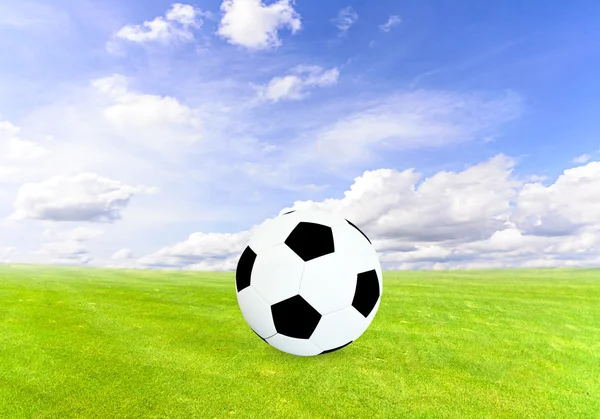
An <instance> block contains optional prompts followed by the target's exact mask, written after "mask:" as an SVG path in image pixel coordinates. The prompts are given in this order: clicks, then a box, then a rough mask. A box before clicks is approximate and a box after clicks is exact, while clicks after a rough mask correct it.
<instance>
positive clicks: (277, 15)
mask: <svg viewBox="0 0 600 419" xmlns="http://www.w3.org/2000/svg"><path fill="white" fill-rule="evenodd" d="M293 4H294V3H293V1H292V0H279V1H277V2H275V3H271V4H269V5H265V4H264V3H263V2H262V1H261V0H224V1H223V3H222V4H221V11H222V12H223V17H222V19H221V23H220V25H219V29H218V31H217V34H218V35H219V36H221V37H222V38H224V39H226V40H227V41H228V42H229V43H230V44H233V45H240V46H243V47H246V48H249V49H255V50H262V49H269V48H274V47H278V46H280V45H281V39H280V38H279V31H280V30H281V29H283V28H288V29H289V30H290V31H291V32H292V33H293V34H294V33H296V32H298V31H299V30H300V28H301V27H302V22H301V18H300V15H299V14H298V13H297V12H296V11H295V10H294V8H293Z"/></svg>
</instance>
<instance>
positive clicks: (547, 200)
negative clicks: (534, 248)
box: [513, 162, 600, 236]
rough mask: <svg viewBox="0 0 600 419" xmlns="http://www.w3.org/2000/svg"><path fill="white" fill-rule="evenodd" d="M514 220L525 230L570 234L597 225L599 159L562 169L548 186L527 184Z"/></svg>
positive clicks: (599, 214) (544, 233)
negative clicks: (561, 172) (560, 173)
mask: <svg viewBox="0 0 600 419" xmlns="http://www.w3.org/2000/svg"><path fill="white" fill-rule="evenodd" d="M517 204H518V205H517V210H516V212H515V214H514V217H513V221H514V222H515V223H516V225H517V226H518V227H519V228H520V229H521V230H523V231H524V232H526V233H529V234H535V235H540V236H569V235H571V234H574V233H577V232H578V231H580V230H581V229H582V228H584V227H589V226H595V225H600V162H590V163H588V164H586V165H585V166H578V167H575V168H572V169H568V170H565V171H564V172H563V174H562V175H560V176H559V177H558V179H557V180H556V181H555V182H554V183H553V184H552V185H549V186H544V185H543V184H541V183H528V184H526V185H525V186H524V187H523V189H522V190H521V192H520V194H519V199H518V201H517Z"/></svg>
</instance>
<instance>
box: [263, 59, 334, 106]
mask: <svg viewBox="0 0 600 419" xmlns="http://www.w3.org/2000/svg"><path fill="white" fill-rule="evenodd" d="M339 75H340V72H339V70H338V69H337V68H332V69H329V70H325V69H323V68H322V67H319V66H298V67H295V68H294V69H292V71H291V72H290V74H287V75H285V76H283V77H275V78H273V79H271V81H270V82H269V83H267V84H266V85H264V86H260V87H259V88H258V91H259V99H260V100H262V101H270V102H279V101H281V100H300V99H303V98H305V97H306V96H308V95H309V91H310V90H311V89H314V88H317V87H327V86H332V85H334V84H336V83H337V81H338V78H339Z"/></svg>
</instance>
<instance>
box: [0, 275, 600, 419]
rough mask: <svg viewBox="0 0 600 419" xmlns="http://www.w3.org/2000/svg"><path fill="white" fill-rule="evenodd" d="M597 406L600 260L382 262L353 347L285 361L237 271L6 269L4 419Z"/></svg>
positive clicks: (517, 412)
mask: <svg viewBox="0 0 600 419" xmlns="http://www.w3.org/2000/svg"><path fill="white" fill-rule="evenodd" d="M213 417H217V418H231V417H239V418H263V417H264V418H294V419H296V418H394V419H395V418H402V417H410V418H432V417H433V418H437V417H439V418H471V417H477V418H534V417H540V418H542V417H544V418H546V417H547V418H598V417H600V270H592V269H548V270H497V271H447V272H386V273H385V278H384V297H383V300H382V304H381V307H380V309H379V313H378V314H377V317H376V318H375V320H374V322H373V324H372V325H371V327H370V328H369V329H368V330H367V331H366V332H365V334H364V335H363V336H362V337H361V338H360V339H358V340H357V341H356V342H354V343H353V344H352V345H350V346H348V347H346V348H344V349H343V350H341V351H338V352H334V353H331V354H326V355H321V356H317V357H295V356H292V355H288V354H285V353H282V352H279V351H277V350H276V349H274V348H272V347H270V346H269V345H267V344H265V343H264V342H262V341H261V340H260V339H259V338H258V337H257V336H256V335H255V334H254V333H253V332H252V331H251V330H250V329H249V328H248V326H247V325H246V323H245V322H244V320H243V318H242V316H241V314H240V312H239V309H238V306H237V301H236V297H235V290H234V285H233V274H231V273H227V274H218V273H202V272H185V271H178V272H167V271H162V272H161V271H133V270H129V271H119V270H104V269H92V268H85V269H78V268H59V267H35V266H12V267H2V268H0V418H61V419H64V418H103V419H104V418H213Z"/></svg>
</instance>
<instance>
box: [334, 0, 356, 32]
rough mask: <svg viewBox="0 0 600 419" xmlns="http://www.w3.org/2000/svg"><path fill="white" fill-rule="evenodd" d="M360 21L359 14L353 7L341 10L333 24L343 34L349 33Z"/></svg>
mask: <svg viewBox="0 0 600 419" xmlns="http://www.w3.org/2000/svg"><path fill="white" fill-rule="evenodd" d="M357 20H358V14H357V13H356V12H355V11H354V9H353V8H352V6H348V7H345V8H343V9H341V10H340V11H339V13H338V15H337V16H336V18H335V19H333V23H334V24H335V26H337V28H338V29H339V30H340V31H342V32H347V31H348V29H350V28H351V27H352V25H354V24H355V23H356V21H357Z"/></svg>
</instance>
